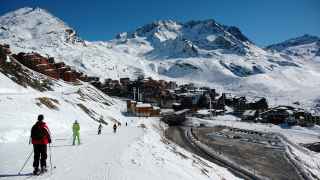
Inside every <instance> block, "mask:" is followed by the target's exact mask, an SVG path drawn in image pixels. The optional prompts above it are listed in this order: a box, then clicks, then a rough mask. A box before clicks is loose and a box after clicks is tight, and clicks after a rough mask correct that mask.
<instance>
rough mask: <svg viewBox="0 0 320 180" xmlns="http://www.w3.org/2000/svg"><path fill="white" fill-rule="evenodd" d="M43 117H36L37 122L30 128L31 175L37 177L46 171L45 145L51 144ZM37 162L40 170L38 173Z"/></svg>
mask: <svg viewBox="0 0 320 180" xmlns="http://www.w3.org/2000/svg"><path fill="white" fill-rule="evenodd" d="M43 119H44V117H43V115H42V114H40V115H39V116H38V121H37V122H36V123H35V124H34V125H33V126H32V128H31V141H32V144H33V151H34V159H33V168H34V170H33V174H34V175H39V174H40V173H44V172H46V171H47V163H46V160H47V144H48V143H49V144H50V143H51V136H50V131H49V128H48V126H47V125H46V123H45V122H43ZM39 161H40V166H41V170H40V171H39Z"/></svg>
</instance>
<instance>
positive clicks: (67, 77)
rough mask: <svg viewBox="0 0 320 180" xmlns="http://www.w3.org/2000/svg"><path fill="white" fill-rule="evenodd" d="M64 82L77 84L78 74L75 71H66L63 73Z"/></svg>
mask: <svg viewBox="0 0 320 180" xmlns="http://www.w3.org/2000/svg"><path fill="white" fill-rule="evenodd" d="M63 80H64V81H67V82H75V81H76V80H77V77H76V74H75V72H74V71H66V72H64V73H63Z"/></svg>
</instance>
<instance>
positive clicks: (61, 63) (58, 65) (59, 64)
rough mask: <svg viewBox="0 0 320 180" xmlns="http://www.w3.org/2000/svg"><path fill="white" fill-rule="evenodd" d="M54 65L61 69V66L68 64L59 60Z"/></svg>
mask: <svg viewBox="0 0 320 180" xmlns="http://www.w3.org/2000/svg"><path fill="white" fill-rule="evenodd" d="M54 66H55V67H56V68H57V69H59V68H63V67H65V66H66V64H65V63H64V62H58V63H54Z"/></svg>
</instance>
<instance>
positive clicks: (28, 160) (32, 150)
mask: <svg viewBox="0 0 320 180" xmlns="http://www.w3.org/2000/svg"><path fill="white" fill-rule="evenodd" d="M32 154H33V149H32V151H31V152H30V153H29V155H28V157H27V160H26V161H25V162H24V164H23V166H22V168H21V169H20V171H19V173H18V174H20V173H21V171H22V170H23V169H24V167H25V166H26V164H27V163H28V161H29V159H30V157H31V155H32Z"/></svg>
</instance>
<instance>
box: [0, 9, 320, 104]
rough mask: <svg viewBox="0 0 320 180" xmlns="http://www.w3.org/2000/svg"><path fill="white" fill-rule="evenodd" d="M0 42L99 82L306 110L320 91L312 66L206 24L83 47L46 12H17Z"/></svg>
mask: <svg viewBox="0 0 320 180" xmlns="http://www.w3.org/2000/svg"><path fill="white" fill-rule="evenodd" d="M31 17H32V18H31ZM303 39H307V40H306V42H308V43H309V40H308V39H314V38H308V37H307V38H303ZM0 43H7V44H10V45H11V47H12V49H13V51H14V52H20V51H25V52H30V51H37V52H39V53H41V54H42V55H46V54H47V55H49V56H53V57H55V58H56V59H57V61H59V60H62V61H64V62H66V63H67V64H69V65H72V66H74V67H75V68H76V69H78V70H80V71H84V72H86V73H87V74H91V75H96V76H99V77H101V78H102V79H103V78H113V79H118V78H121V77H132V78H134V77H136V76H137V75H139V74H144V75H145V76H151V77H153V78H154V79H160V78H161V79H171V80H176V81H178V82H180V83H184V82H195V83H198V84H202V85H206V86H211V87H215V88H217V89H219V90H224V91H229V92H233V93H237V94H239V95H252V96H266V97H267V98H268V100H270V101H271V102H272V103H279V102H286V104H288V103H291V102H293V101H297V100H299V101H302V102H301V104H304V105H305V107H310V108H311V107H313V106H315V105H316V104H317V103H316V102H317V101H316V100H315V99H317V98H318V96H317V94H315V93H314V92H316V91H318V90H320V86H319V84H320V79H319V76H320V71H319V67H320V66H319V63H320V61H305V58H302V57H301V56H293V55H292V54H290V53H289V54H288V53H284V52H278V51H271V50H265V49H263V48H260V47H258V46H256V45H255V44H254V43H253V42H252V41H250V40H249V38H247V37H246V36H245V35H244V34H243V33H241V31H240V30H239V29H238V28H236V27H232V26H225V25H222V24H219V23H217V22H216V21H214V20H203V21H189V22H185V23H180V22H175V21H172V20H162V21H156V22H153V23H150V24H147V25H145V26H142V27H140V28H138V29H136V30H135V31H132V32H124V33H120V34H118V35H117V36H116V38H115V39H113V40H111V41H108V42H88V41H84V40H81V38H79V37H78V36H77V35H76V32H75V30H73V29H72V28H71V27H69V26H68V25H66V24H65V23H64V22H62V21H61V20H59V19H58V18H56V17H54V16H53V15H51V14H50V13H48V12H47V11H46V10H43V9H39V8H35V9H33V8H22V9H19V10H17V11H14V12H9V13H7V14H5V15H4V16H2V17H0ZM311 49H312V48H311ZM310 52H312V53H314V52H313V50H310ZM316 54H319V53H316ZM283 92H286V93H283ZM288 98H290V99H291V100H288ZM275 99H276V100H275Z"/></svg>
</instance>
